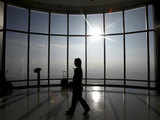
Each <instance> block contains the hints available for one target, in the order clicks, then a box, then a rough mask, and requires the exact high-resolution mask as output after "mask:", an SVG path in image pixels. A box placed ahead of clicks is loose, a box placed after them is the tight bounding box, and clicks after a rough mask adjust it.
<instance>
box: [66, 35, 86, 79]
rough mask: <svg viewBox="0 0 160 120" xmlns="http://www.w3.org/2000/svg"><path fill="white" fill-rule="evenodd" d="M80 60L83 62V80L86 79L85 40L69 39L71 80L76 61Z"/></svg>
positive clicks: (82, 38) (78, 38)
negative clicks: (76, 59)
mask: <svg viewBox="0 0 160 120" xmlns="http://www.w3.org/2000/svg"><path fill="white" fill-rule="evenodd" d="M75 58H80V59H81V61H82V70H83V78H84V77H85V38H84V37H70V38H69V78H73V74H74V68H75V65H74V59H75Z"/></svg>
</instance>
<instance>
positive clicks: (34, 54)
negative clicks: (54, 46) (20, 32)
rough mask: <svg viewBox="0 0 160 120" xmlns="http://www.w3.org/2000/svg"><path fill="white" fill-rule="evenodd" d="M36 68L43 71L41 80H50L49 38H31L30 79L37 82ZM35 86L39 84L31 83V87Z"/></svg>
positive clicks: (42, 36) (34, 36)
mask: <svg viewBox="0 0 160 120" xmlns="http://www.w3.org/2000/svg"><path fill="white" fill-rule="evenodd" d="M35 68H41V69H42V70H41V72H40V73H41V76H40V79H48V36H45V35H31V37H30V79H36V80H37V73H35V72H34V69H35ZM46 82H47V81H46ZM33 84H37V82H30V85H33ZM41 84H43V82H42V81H41Z"/></svg>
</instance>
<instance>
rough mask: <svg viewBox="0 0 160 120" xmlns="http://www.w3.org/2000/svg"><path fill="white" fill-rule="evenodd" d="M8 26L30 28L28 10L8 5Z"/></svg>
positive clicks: (10, 27)
mask: <svg viewBox="0 0 160 120" xmlns="http://www.w3.org/2000/svg"><path fill="white" fill-rule="evenodd" d="M7 28H8V29H13V30H23V31H27V30H28V10H26V9H24V8H18V7H15V6H10V5H8V7H7Z"/></svg>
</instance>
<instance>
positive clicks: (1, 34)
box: [0, 32, 3, 73]
mask: <svg viewBox="0 0 160 120" xmlns="http://www.w3.org/2000/svg"><path fill="white" fill-rule="evenodd" d="M2 41H3V32H0V73H1V72H2Z"/></svg>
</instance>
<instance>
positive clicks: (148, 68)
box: [146, 5, 150, 89]
mask: <svg viewBox="0 0 160 120" xmlns="http://www.w3.org/2000/svg"><path fill="white" fill-rule="evenodd" d="M146 23H147V24H146V25H147V26H146V27H147V80H148V89H150V51H149V48H150V44H149V20H148V5H146Z"/></svg>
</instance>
